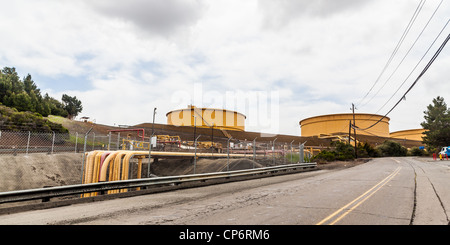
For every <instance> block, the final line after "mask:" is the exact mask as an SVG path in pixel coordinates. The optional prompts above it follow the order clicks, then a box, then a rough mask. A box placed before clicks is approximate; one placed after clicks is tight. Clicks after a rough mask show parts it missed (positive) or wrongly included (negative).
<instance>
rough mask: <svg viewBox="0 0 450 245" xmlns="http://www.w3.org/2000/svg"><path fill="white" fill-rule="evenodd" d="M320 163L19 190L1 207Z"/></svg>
mask: <svg viewBox="0 0 450 245" xmlns="http://www.w3.org/2000/svg"><path fill="white" fill-rule="evenodd" d="M316 167H317V164H316V163H300V164H289V165H280V166H273V167H265V168H256V169H245V170H236V171H228V172H215V173H206V174H193V175H180V176H169V177H154V178H145V179H132V180H119V181H109V182H99V183H90V184H79V185H67V186H57V187H48V188H38V189H29V190H18V191H8V192H0V204H2V203H10V202H21V201H29V200H36V199H42V200H46V201H48V200H50V198H54V197H62V196H70V195H76V194H84V193H90V192H100V193H101V194H103V193H106V191H108V190H116V189H126V188H136V187H144V188H146V187H151V186H157V185H179V184H182V183H187V182H195V181H200V182H205V181H206V180H214V179H220V178H226V179H229V178H234V177H242V176H251V175H257V174H265V173H271V172H272V173H275V172H279V171H292V170H297V169H300V170H302V169H307V168H316Z"/></svg>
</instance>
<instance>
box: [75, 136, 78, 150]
mask: <svg viewBox="0 0 450 245" xmlns="http://www.w3.org/2000/svg"><path fill="white" fill-rule="evenodd" d="M77 147H78V132H76V133H75V153H77Z"/></svg>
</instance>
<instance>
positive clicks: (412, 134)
mask: <svg viewBox="0 0 450 245" xmlns="http://www.w3.org/2000/svg"><path fill="white" fill-rule="evenodd" d="M423 132H425V129H423V128H419V129H407V130H400V131H395V132H392V133H391V138H396V139H407V140H417V141H422V137H423V136H425V135H424V134H423Z"/></svg>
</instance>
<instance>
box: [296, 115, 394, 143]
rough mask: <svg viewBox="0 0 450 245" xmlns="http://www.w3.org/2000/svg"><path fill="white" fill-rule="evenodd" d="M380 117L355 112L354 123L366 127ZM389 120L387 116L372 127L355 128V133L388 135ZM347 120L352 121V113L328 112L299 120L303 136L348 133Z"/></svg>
mask: <svg viewBox="0 0 450 245" xmlns="http://www.w3.org/2000/svg"><path fill="white" fill-rule="evenodd" d="M382 117H383V116H381V115H376V114H365V113H355V124H356V126H357V127H359V128H367V127H369V126H371V125H372V124H374V123H375V122H377V121H378V120H380V119H381V118H382ZM389 120H390V119H389V117H385V118H383V120H381V122H379V123H378V124H377V125H375V126H373V127H372V128H370V129H368V130H366V131H362V130H357V131H356V133H357V134H363V135H376V136H381V137H389ZM349 121H352V123H353V114H352V113H343V114H330V115H322V116H315V117H310V118H306V119H304V120H302V121H300V127H301V134H302V136H304V137H308V136H319V135H320V134H330V135H331V134H348V130H349ZM352 134H353V130H352Z"/></svg>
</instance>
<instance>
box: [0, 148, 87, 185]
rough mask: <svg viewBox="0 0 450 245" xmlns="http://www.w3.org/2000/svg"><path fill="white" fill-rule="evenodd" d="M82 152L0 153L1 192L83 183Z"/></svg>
mask: <svg viewBox="0 0 450 245" xmlns="http://www.w3.org/2000/svg"><path fill="white" fill-rule="evenodd" d="M81 163H82V153H64V154H53V155H50V154H46V153H33V154H29V155H17V156H12V155H1V156H0V169H1V171H0V192H4V191H15V190H25V189H34V188H42V187H44V186H62V185H72V184H80V182H81Z"/></svg>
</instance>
